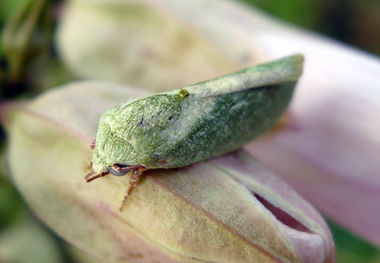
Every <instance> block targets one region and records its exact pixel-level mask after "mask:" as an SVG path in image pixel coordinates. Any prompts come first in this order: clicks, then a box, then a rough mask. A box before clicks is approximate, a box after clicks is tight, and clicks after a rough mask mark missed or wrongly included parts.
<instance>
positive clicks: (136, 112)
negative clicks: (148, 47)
mask: <svg viewBox="0 0 380 263" xmlns="http://www.w3.org/2000/svg"><path fill="white" fill-rule="evenodd" d="M302 62H303V57H302V56H301V55H293V56H289V57H285V58H282V59H279V60H275V61H273V62H269V63H266V64H261V65H258V66H254V67H250V68H247V69H244V70H241V71H238V72H235V73H232V74H229V75H226V76H223V77H219V78H216V79H212V80H208V81H204V82H201V83H197V84H193V85H190V86H186V87H184V88H181V89H177V90H172V91H168V92H164V93H160V94H156V95H153V96H149V97H145V98H141V99H137V100H134V101H132V102H129V103H124V104H120V105H117V106H115V107H113V108H111V109H109V110H108V111H107V112H105V113H104V114H103V115H102V117H101V119H100V122H99V127H98V131H97V135H96V141H94V143H93V144H92V145H91V148H92V149H93V157H92V163H91V168H92V170H91V172H90V173H89V174H87V175H86V176H85V180H86V181H87V182H90V181H92V180H94V179H96V178H99V177H103V176H105V175H107V174H113V175H116V176H122V175H125V174H127V173H129V172H132V175H131V177H130V182H129V187H128V189H127V192H126V194H125V196H124V198H123V201H122V203H121V206H120V210H121V209H122V207H123V204H124V203H125V201H126V199H127V197H128V196H129V194H130V193H131V191H132V189H133V187H134V186H135V185H136V184H137V182H138V180H139V178H140V176H141V174H142V173H143V172H144V171H146V170H148V169H159V168H175V167H183V166H186V165H189V164H191V163H195V162H198V161H201V160H205V159H209V158H211V157H215V156H218V155H222V154H224V153H227V152H230V151H233V150H236V149H238V148H240V147H241V146H242V145H244V144H245V143H247V142H248V141H250V140H252V139H253V138H255V137H257V136H258V135H260V134H262V133H264V132H265V131H267V130H268V129H270V128H271V127H272V126H273V125H274V123H275V122H276V120H277V119H278V118H279V117H280V116H281V114H282V113H283V112H284V110H285V109H286V108H287V106H288V104H289V102H290V100H291V97H292V94H293V90H294V87H295V85H296V82H297V80H298V78H299V76H300V74H301V72H302Z"/></svg>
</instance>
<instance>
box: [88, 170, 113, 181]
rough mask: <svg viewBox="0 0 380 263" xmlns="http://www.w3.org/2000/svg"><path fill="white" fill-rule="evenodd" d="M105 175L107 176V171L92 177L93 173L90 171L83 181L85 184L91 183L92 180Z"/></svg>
mask: <svg viewBox="0 0 380 263" xmlns="http://www.w3.org/2000/svg"><path fill="white" fill-rule="evenodd" d="M107 174H109V172H108V171H105V172H102V173H99V174H95V175H94V172H93V171H91V172H89V173H88V174H87V175H86V176H85V177H84V180H85V181H86V182H87V183H89V182H91V181H93V180H95V179H97V178H99V177H103V176H106V175H107Z"/></svg>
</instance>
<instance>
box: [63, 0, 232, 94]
mask: <svg viewBox="0 0 380 263" xmlns="http://www.w3.org/2000/svg"><path fill="white" fill-rule="evenodd" d="M57 39H58V41H57V44H58V47H59V51H60V54H61V58H62V59H63V61H64V62H65V63H66V65H67V66H68V67H69V68H70V69H71V70H72V71H73V72H74V73H76V74H77V75H78V76H80V77H86V78H93V79H102V80H104V79H105V80H112V81H117V82H121V83H128V84H133V85H135V86H138V87H142V88H146V89H150V90H154V91H163V90H171V89H174V88H178V87H181V86H184V85H186V84H189V83H191V82H193V81H194V80H198V81H201V80H204V79H210V78H214V77H217V76H219V75H222V74H226V73H229V72H231V71H232V69H233V67H232V66H231V65H229V64H227V63H226V62H225V58H224V56H223V55H222V54H221V53H220V52H219V51H218V49H217V48H215V47H214V46H212V45H210V44H209V43H208V42H207V41H205V40H204V39H203V38H201V37H200V36H199V35H198V34H197V33H196V32H194V31H191V30H190V29H189V28H187V27H186V26H185V25H184V24H181V23H179V22H178V20H177V19H176V18H175V17H171V16H168V15H167V14H165V13H164V12H161V11H160V10H157V9H156V8H155V7H153V6H151V5H150V4H147V3H144V2H139V1H135V2H132V1H87V0H85V1H82V0H79V1H68V3H67V4H66V10H65V12H64V15H63V18H62V20H61V22H60V26H59V30H58V38H57ZM178 69H180V70H178ZM235 69H236V68H235ZM173 76H175V77H173ZM151 79H154V80H155V81H154V82H152V81H151Z"/></svg>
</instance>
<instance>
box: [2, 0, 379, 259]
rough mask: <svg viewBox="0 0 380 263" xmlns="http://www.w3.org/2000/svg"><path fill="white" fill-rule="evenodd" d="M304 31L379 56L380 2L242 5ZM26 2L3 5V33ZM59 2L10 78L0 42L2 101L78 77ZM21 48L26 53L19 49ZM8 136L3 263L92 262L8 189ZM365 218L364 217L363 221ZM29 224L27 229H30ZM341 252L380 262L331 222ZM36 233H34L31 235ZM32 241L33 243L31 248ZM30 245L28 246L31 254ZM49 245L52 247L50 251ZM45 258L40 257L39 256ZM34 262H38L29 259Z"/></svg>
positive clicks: (278, 0) (297, 0) (253, 1)
mask: <svg viewBox="0 0 380 263" xmlns="http://www.w3.org/2000/svg"><path fill="white" fill-rule="evenodd" d="M242 1H243V2H245V3H246V4H248V5H253V6H256V7H259V8H261V9H262V10H264V11H266V12H268V13H269V14H272V15H274V16H276V17H278V18H280V19H283V20H285V21H288V22H289V23H292V24H296V25H298V26H299V27H301V28H305V29H307V30H310V31H314V32H318V33H320V34H323V35H325V36H328V37H330V38H333V39H336V40H338V41H341V42H344V43H347V44H349V45H352V46H355V47H357V48H359V49H361V50H364V51H366V52H370V53H372V54H375V55H377V56H379V55H380V30H379V29H380V19H379V17H380V1H378V0H362V1H357V0H356V1H355V0H346V1H340V0H287V1H284V0H266V1H260V0H242ZM27 2H28V1H27V0H0V29H1V31H3V28H4V25H5V24H6V23H7V22H8V21H10V19H11V17H12V16H14V14H15V13H17V12H19V10H20V9H22V8H23V6H25V5H26V3H27ZM60 2H61V1H53V2H52V3H50V4H49V5H48V6H47V9H46V11H45V13H44V15H43V16H44V17H45V18H46V20H43V21H41V24H40V28H41V30H40V31H39V34H38V39H37V41H34V42H33V41H32V42H31V43H29V46H27V47H26V49H27V50H28V52H27V54H28V56H25V57H22V58H21V62H22V66H23V68H22V69H20V70H18V72H17V74H15V75H14V76H13V77H10V69H9V68H10V66H9V65H10V61H9V60H10V57H9V47H6V46H4V45H3V44H2V43H3V41H1V42H0V85H1V91H0V92H1V93H0V96H1V99H2V100H4V99H14V98H22V97H31V96H33V95H35V94H38V93H40V92H41V91H43V90H45V89H47V88H49V87H52V86H55V85H58V84H62V83H65V82H66V81H69V80H72V79H73V78H74V77H73V76H71V75H70V73H69V72H68V71H67V70H66V69H65V67H64V66H63V65H62V64H61V62H60V61H58V60H57V56H56V50H55V47H54V46H53V44H52V32H54V27H55V22H56V17H57V15H58V14H59V11H60V6H59V5H60ZM14 48H15V49H17V48H25V47H22V46H17V45H16V46H15V47H14ZM4 144H5V142H4V132H3V131H1V132H0V147H1V149H2V154H1V165H0V166H1V169H0V173H1V176H0V262H9V261H8V260H9V258H13V259H16V261H12V262H86V261H87V262H91V261H90V260H89V259H86V258H85V256H84V255H81V254H80V252H78V251H75V250H73V249H72V248H71V247H69V246H68V245H67V244H65V242H64V241H62V240H61V239H59V238H58V237H56V236H55V235H54V234H53V233H51V232H49V230H47V229H46V228H45V227H44V226H43V225H42V224H40V223H38V221H37V220H36V219H34V218H33V216H32V215H31V213H29V211H28V209H27V208H26V206H25V205H24V204H23V201H22V199H21V198H20V196H19V195H18V194H17V192H16V191H15V189H14V188H13V187H12V186H11V184H10V183H9V179H8V177H7V172H6V171H7V169H6V165H5V162H4V153H3V149H4ZM363 216H365V215H363ZM26 222H28V223H26ZM329 225H330V227H331V230H332V232H333V235H334V239H335V242H336V248H337V262H341V263H343V262H358V263H360V262H370V263H375V262H380V250H379V249H378V248H376V247H375V246H373V245H371V244H370V243H368V242H366V241H364V240H362V239H361V238H359V237H357V236H355V235H353V234H351V233H350V232H349V231H346V230H345V229H343V228H341V227H339V226H338V225H336V224H335V223H334V222H331V221H329ZM31 230H33V231H31ZM29 240H30V242H28V241H29ZM28 244H29V245H30V246H29V248H28ZM46 244H50V245H46ZM20 251H23V252H22V253H27V254H28V253H29V254H28V255H30V257H29V258H26V259H25V258H22V257H21V258H18V257H12V253H15V254H17V253H19V254H20V253H21V252H20ZM42 254H43V255H44V256H41V255H42ZM32 256H34V257H35V259H33V258H31V257H32Z"/></svg>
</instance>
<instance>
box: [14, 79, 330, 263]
mask: <svg viewBox="0 0 380 263" xmlns="http://www.w3.org/2000/svg"><path fill="white" fill-rule="evenodd" d="M137 94H138V93H137V91H134V90H132V89H130V88H127V87H118V86H115V85H111V84H104V83H103V84H99V83H94V82H84V83H77V84H71V85H68V86H66V87H63V88H59V89H56V90H51V91H50V92H47V93H46V94H45V95H42V96H41V97H39V98H37V99H36V100H34V101H33V102H31V103H28V104H26V105H25V106H18V107H17V106H15V107H14V108H13V113H14V114H13V115H12V116H11V117H10V118H9V119H8V122H7V123H8V124H7V127H8V133H9V153H8V154H9V164H10V168H11V171H12V173H13V180H14V182H15V183H16V185H17V187H18V188H19V190H20V191H21V193H22V194H23V196H24V197H25V199H26V201H27V202H28V203H29V205H30V206H31V207H32V209H33V210H34V211H35V212H36V213H37V215H38V216H39V217H40V218H41V219H42V220H43V221H44V222H45V223H46V224H47V225H48V226H49V227H51V228H52V229H53V230H54V231H56V232H57V233H58V234H59V235H61V236H62V237H63V238H65V239H66V240H68V241H69V242H71V243H73V244H74V245H75V246H77V247H79V248H80V249H82V250H84V251H86V252H87V253H88V254H90V255H92V256H94V257H95V258H97V259H98V260H99V261H103V262H104V261H107V262H125V261H128V262H154V261H156V262H169V263H170V262H236V263H239V262H241V263H243V262H244V263H247V262H248V263H249V262H309V263H311V262H316V263H317V262H318V263H322V262H333V261H334V245H333V241H332V238H331V235H330V232H329V230H328V228H327V226H326V224H325V222H324V221H323V219H322V217H321V216H320V215H319V214H318V212H317V211H316V210H315V209H314V208H313V207H312V206H311V205H309V204H308V203H307V202H306V201H304V200H303V199H302V198H301V197H300V196H299V195H298V194H296V193H295V192H294V191H293V190H291V189H290V188H289V186H288V185H286V184H285V183H284V182H282V181H281V180H280V179H279V178H277V177H276V176H275V175H273V174H272V173H271V172H270V171H268V170H267V169H266V168H264V167H263V166H261V165H260V164H259V163H258V162H257V161H256V160H255V159H253V158H252V157H251V156H250V155H248V154H247V153H244V152H242V151H240V152H235V153H232V154H228V155H225V156H221V157H218V158H215V159H212V160H209V161H205V162H200V163H196V164H194V165H191V166H187V167H185V168H180V169H170V170H151V171H148V172H147V174H146V176H144V178H143V180H141V182H140V185H139V187H137V188H136V190H135V191H133V193H132V194H131V196H130V200H129V201H128V202H127V203H126V205H125V207H124V210H123V211H122V212H119V211H118V205H119V200H120V198H121V196H122V195H123V192H124V188H125V185H126V184H127V183H128V178H127V176H125V177H114V176H112V177H104V178H102V179H99V180H97V181H94V182H93V183H92V184H86V183H85V182H84V181H83V179H82V178H83V175H84V173H85V171H86V169H87V164H88V162H89V160H90V158H91V149H90V147H89V146H88V145H89V144H90V142H91V139H92V138H93V137H94V136H95V133H96V129H97V124H98V122H99V118H100V115H101V114H102V113H103V112H104V111H105V110H106V109H108V108H109V107H111V106H113V105H115V104H117V103H119V102H120V101H127V100H128V99H132V98H133V97H135V96H136V95H137ZM140 95H143V94H141V93H140ZM7 109H8V110H10V109H11V108H10V106H8V107H7Z"/></svg>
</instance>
